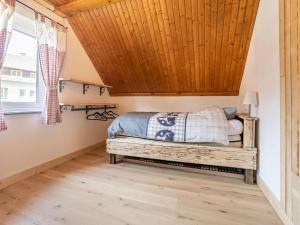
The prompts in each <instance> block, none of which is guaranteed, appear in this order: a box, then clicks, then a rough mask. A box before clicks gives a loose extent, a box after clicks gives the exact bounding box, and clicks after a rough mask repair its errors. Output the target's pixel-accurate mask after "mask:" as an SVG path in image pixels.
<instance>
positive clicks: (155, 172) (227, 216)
mask: <svg viewBox="0 0 300 225" xmlns="http://www.w3.org/2000/svg"><path fill="white" fill-rule="evenodd" d="M0 224H1V225H4V224H5V225H29V224H31V225H32V224H39V225H47V224H55V225H57V224H68V225H102V224H103V225H129V224H130V225H131V224H132V225H134V224H136V225H148V224H149V225H161V224H162V225H163V224H171V225H177V224H178V225H202V224H203V225H237V224H238V225H248V224H249V225H250V224H257V225H268V224H270V225H276V224H281V222H280V221H279V219H278V217H277V216H276V215H275V213H274V211H273V209H272V208H271V206H270V204H269V203H268V202H267V200H266V199H265V197H264V196H263V194H262V192H261V191H260V190H259V189H258V187H257V186H255V185H246V184H244V183H243V181H242V180H240V179H235V178H225V177H217V176H210V175H203V174H197V173H189V172H184V171H178V170H172V169H161V168H156V167H147V166H142V165H137V164H130V163H120V164H117V165H109V164H108V163H107V160H106V155H105V152H104V151H95V152H91V153H89V154H87V155H84V156H81V157H80V158H77V159H75V160H72V161H69V162H67V163H64V164H62V165H61V166H58V167H55V168H53V169H51V170H48V171H46V172H44V173H42V174H40V175H36V176H34V177H31V178H29V179H27V180H24V181H22V182H19V183H17V184H15V185H13V186H11V187H8V188H6V189H4V190H2V191H0Z"/></svg>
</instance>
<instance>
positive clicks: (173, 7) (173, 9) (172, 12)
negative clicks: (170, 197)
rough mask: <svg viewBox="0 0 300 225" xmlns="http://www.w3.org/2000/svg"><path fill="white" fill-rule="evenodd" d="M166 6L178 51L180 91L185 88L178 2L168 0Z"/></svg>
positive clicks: (177, 62)
mask: <svg viewBox="0 0 300 225" xmlns="http://www.w3.org/2000/svg"><path fill="white" fill-rule="evenodd" d="M167 5H168V6H167V7H168V9H169V14H168V15H169V18H172V21H173V24H174V29H173V32H174V33H173V35H174V36H175V37H174V39H173V40H174V41H175V43H174V45H175V46H176V47H177V49H178V50H177V51H178V54H177V56H178V58H176V64H177V71H178V77H179V82H180V92H182V91H184V89H185V80H186V77H185V73H186V72H185V62H186V59H185V57H184V47H183V38H182V30H181V24H180V19H179V18H180V13H179V2H178V1H172V0H169V1H168V2H167Z"/></svg>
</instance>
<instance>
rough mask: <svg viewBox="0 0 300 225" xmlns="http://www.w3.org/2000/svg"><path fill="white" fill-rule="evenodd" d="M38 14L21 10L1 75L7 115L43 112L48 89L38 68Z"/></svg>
mask: <svg viewBox="0 0 300 225" xmlns="http://www.w3.org/2000/svg"><path fill="white" fill-rule="evenodd" d="M35 35H36V34H35V22H34V13H33V12H32V11H30V10H29V11H28V9H26V8H23V7H21V6H18V7H17V8H16V13H15V15H14V20H13V30H12V36H11V41H10V43H9V45H8V49H7V54H6V57H5V59H4V63H3V69H2V74H1V88H2V89H1V102H2V103H3V109H4V112H5V113H9V112H28V111H41V109H42V99H43V96H42V95H43V93H44V85H43V82H42V79H41V74H40V70H39V64H38V54H37V39H36V36H35Z"/></svg>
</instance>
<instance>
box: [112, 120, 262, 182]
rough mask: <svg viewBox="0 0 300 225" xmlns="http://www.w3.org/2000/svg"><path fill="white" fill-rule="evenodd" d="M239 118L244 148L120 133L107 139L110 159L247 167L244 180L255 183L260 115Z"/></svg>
mask: <svg viewBox="0 0 300 225" xmlns="http://www.w3.org/2000/svg"><path fill="white" fill-rule="evenodd" d="M237 118H238V119H239V120H241V121H242V122H243V124H244V131H243V135H242V141H243V142H242V143H243V146H242V147H241V148H239V147H228V146H209V145H201V144H190V143H174V142H162V141H155V140H146V139H141V138H132V137H120V138H115V139H108V140H107V152H108V153H109V158H110V163H111V164H116V163H117V160H116V159H117V157H116V156H117V155H121V156H134V157H140V158H148V159H158V160H167V161H174V162H183V163H194V164H205V165H213V166H225V167H233V168H241V169H245V175H244V180H245V183H247V184H254V183H255V181H256V169H257V148H256V144H255V136H256V128H255V127H256V121H257V118H254V117H248V116H244V115H238V116H237Z"/></svg>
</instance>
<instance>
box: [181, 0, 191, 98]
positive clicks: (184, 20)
mask: <svg viewBox="0 0 300 225" xmlns="http://www.w3.org/2000/svg"><path fill="white" fill-rule="evenodd" d="M179 20H180V29H181V36H182V44H183V53H184V61H185V65H184V74H183V76H185V82H184V87H183V91H184V92H186V91H188V90H190V89H191V88H190V87H191V84H190V83H191V82H190V81H191V62H190V56H189V44H188V37H187V36H188V33H187V15H186V4H185V1H179Z"/></svg>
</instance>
